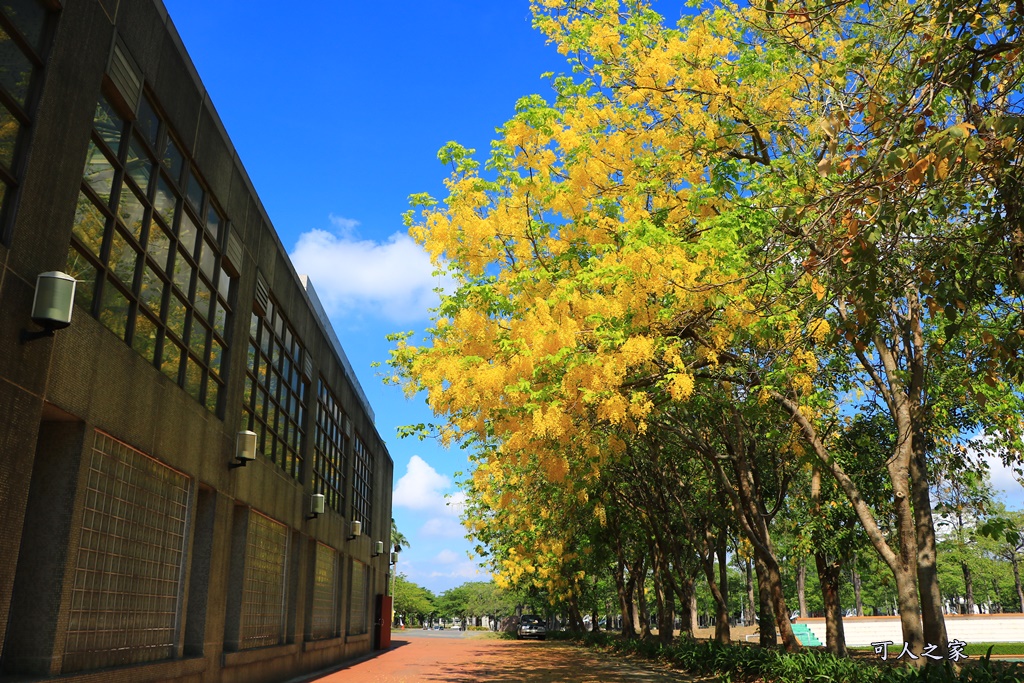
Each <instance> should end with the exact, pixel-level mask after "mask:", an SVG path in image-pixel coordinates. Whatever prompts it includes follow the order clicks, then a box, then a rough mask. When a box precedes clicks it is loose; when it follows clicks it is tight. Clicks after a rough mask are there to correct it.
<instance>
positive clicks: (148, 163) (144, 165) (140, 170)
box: [125, 139, 153, 195]
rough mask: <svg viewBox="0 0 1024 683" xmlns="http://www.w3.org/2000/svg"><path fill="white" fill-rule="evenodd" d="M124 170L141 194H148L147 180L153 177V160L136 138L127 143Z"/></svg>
mask: <svg viewBox="0 0 1024 683" xmlns="http://www.w3.org/2000/svg"><path fill="white" fill-rule="evenodd" d="M125 170H126V171H127V173H128V177H130V178H131V179H132V180H134V181H135V184H136V185H138V186H139V188H140V189H141V190H142V194H144V195H148V194H149V181H150V178H152V177H153V162H152V160H151V159H150V158H149V153H148V152H146V151H145V149H144V148H143V147H142V145H141V144H140V143H139V141H138V140H135V139H133V140H132V141H131V142H129V143H128V159H127V161H126V163H125Z"/></svg>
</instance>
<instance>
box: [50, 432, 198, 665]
mask: <svg viewBox="0 0 1024 683" xmlns="http://www.w3.org/2000/svg"><path fill="white" fill-rule="evenodd" d="M89 458H90V461H89V474H88V481H87V484H86V489H85V510H84V514H83V518H82V519H83V521H82V538H81V542H80V545H79V550H78V558H77V560H76V564H75V570H74V583H73V588H72V592H71V608H70V610H69V615H68V633H67V642H66V645H65V649H64V660H63V672H64V673H68V672H72V671H83V670H87V669H96V668H101V667H108V666H121V665H126V664H137V663H140V662H149V661H154V660H159V659H169V658H172V657H174V656H175V654H176V647H177V642H178V631H179V625H180V598H181V595H182V590H183V582H184V571H183V566H184V557H185V544H186V541H187V533H186V530H187V518H188V505H189V493H190V484H191V482H190V480H189V478H188V477H187V476H185V475H184V474H182V473H180V472H177V471H176V470H173V469H171V468H170V467H167V466H166V465H163V464H162V463H159V462H157V461H156V460H154V459H152V458H150V457H149V456H147V455H145V454H144V453H142V452H140V451H137V450H135V449H134V448H131V447H130V446H127V445H125V444H123V443H120V442H118V441H115V440H114V439H112V438H110V437H109V436H107V435H106V434H103V433H101V432H96V435H95V441H94V444H93V448H92V451H91V453H90V454H89Z"/></svg>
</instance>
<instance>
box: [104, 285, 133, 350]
mask: <svg viewBox="0 0 1024 683" xmlns="http://www.w3.org/2000/svg"><path fill="white" fill-rule="evenodd" d="M128 310H129V308H128V299H127V298H126V297H125V296H124V294H122V293H121V291H120V290H119V289H118V288H117V285H115V284H114V281H113V280H109V279H108V280H107V281H106V283H105V284H104V287H103V302H102V304H101V307H100V322H101V323H103V325H104V326H105V327H106V328H107V329H108V330H110V331H111V332H113V333H114V334H116V335H117V336H118V337H120V338H121V339H124V335H125V329H126V326H127V324H128Z"/></svg>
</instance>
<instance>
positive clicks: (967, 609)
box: [960, 562, 974, 614]
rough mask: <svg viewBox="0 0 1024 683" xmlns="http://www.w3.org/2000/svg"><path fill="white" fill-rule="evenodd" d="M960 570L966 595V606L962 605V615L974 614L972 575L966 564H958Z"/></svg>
mask: <svg viewBox="0 0 1024 683" xmlns="http://www.w3.org/2000/svg"><path fill="white" fill-rule="evenodd" d="M960 570H961V571H962V572H963V573H964V588H965V591H964V592H965V593H967V604H965V605H964V614H974V574H973V573H972V572H971V567H970V565H968V564H967V563H966V562H961V563H960Z"/></svg>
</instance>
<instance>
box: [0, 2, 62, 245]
mask: <svg viewBox="0 0 1024 683" xmlns="http://www.w3.org/2000/svg"><path fill="white" fill-rule="evenodd" d="M49 15H50V13H49V12H48V11H47V9H46V8H45V7H44V6H43V5H42V4H41V3H40V2H39V0H6V2H4V3H2V4H0V241H3V242H8V241H9V230H8V226H10V225H11V223H13V216H12V215H10V214H11V208H10V207H12V206H13V204H14V200H13V198H14V196H15V195H16V194H17V191H18V185H19V181H20V169H19V166H20V163H19V162H20V159H21V157H22V155H23V149H24V147H25V137H26V136H27V131H28V129H29V128H30V127H31V125H32V113H33V109H34V102H35V99H36V98H35V90H36V88H37V84H38V82H39V74H40V72H41V71H42V70H43V67H44V60H45V56H46V51H47V46H48V44H49V36H50V31H49V23H50V22H49Z"/></svg>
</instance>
